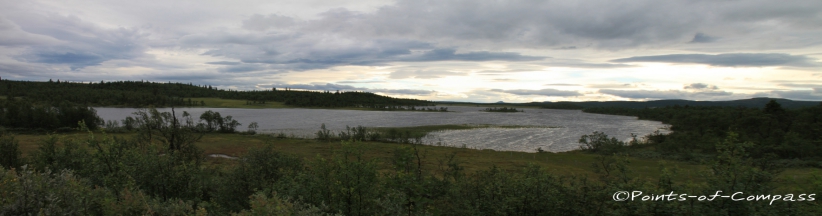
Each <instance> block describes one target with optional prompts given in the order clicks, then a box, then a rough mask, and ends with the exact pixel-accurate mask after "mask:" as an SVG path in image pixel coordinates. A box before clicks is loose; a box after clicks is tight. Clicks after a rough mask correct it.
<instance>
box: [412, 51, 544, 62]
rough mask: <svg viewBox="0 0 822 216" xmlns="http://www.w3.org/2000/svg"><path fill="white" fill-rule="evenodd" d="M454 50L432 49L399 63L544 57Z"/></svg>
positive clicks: (526, 59) (518, 59) (540, 58)
mask: <svg viewBox="0 0 822 216" xmlns="http://www.w3.org/2000/svg"><path fill="white" fill-rule="evenodd" d="M456 52H457V50H456V49H434V50H429V51H425V52H423V53H422V54H420V55H411V56H409V57H402V58H400V59H398V60H399V61H409V62H416V61H535V60H542V59H545V57H538V56H523V55H520V54H519V53H513V52H486V51H481V52H467V53H456Z"/></svg>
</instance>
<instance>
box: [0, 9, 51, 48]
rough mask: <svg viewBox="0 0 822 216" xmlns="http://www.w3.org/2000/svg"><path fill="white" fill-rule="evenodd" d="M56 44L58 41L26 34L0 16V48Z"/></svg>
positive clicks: (43, 36)
mask: <svg viewBox="0 0 822 216" xmlns="http://www.w3.org/2000/svg"><path fill="white" fill-rule="evenodd" d="M57 43H59V41H58V40H56V39H54V38H51V37H48V36H45V35H39V34H32V33H29V32H26V31H24V30H23V29H21V28H20V26H18V25H17V24H16V23H14V22H12V21H11V20H8V19H5V18H3V17H2V16H0V46H10V47H18V46H32V45H53V44H57Z"/></svg>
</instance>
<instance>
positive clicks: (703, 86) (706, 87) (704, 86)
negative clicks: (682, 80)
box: [683, 83, 719, 90]
mask: <svg viewBox="0 0 822 216" xmlns="http://www.w3.org/2000/svg"><path fill="white" fill-rule="evenodd" d="M683 88H684V89H695V90H716V89H719V87H716V86H715V85H708V84H705V83H691V84H690V85H686V86H685V87H683Z"/></svg>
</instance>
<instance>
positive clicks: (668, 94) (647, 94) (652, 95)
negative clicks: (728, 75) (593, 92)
mask: <svg viewBox="0 0 822 216" xmlns="http://www.w3.org/2000/svg"><path fill="white" fill-rule="evenodd" d="M599 93H602V94H608V95H614V96H619V97H623V98H631V99H649V100H656V99H686V100H716V99H728V98H731V97H730V96H732V95H734V94H733V93H732V92H726V91H696V92H691V91H679V90H616V89H600V90H599Z"/></svg>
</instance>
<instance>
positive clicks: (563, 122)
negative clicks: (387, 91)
mask: <svg viewBox="0 0 822 216" xmlns="http://www.w3.org/2000/svg"><path fill="white" fill-rule="evenodd" d="M95 109H97V114H98V115H99V116H100V117H102V118H103V119H105V120H121V119H124V118H126V116H129V115H132V113H133V112H135V111H136V109H133V108H95ZM480 109H484V107H470V106H453V107H448V110H449V111H451V112H410V111H357V110H327V109H234V108H176V109H175V111H176V113H177V115H178V116H179V115H182V113H183V111H187V112H189V113H191V115H192V116H194V119H195V120H196V119H198V117H199V116H200V114H202V113H203V112H205V111H207V110H212V111H215V112H219V113H220V114H221V115H222V116H223V117H225V116H229V115H230V116H232V117H233V118H234V119H236V120H237V121H239V122H240V123H242V124H243V125H242V126H240V127H238V130H241V131H244V130H246V129H247V127H246V126H247V125H248V124H249V123H251V122H257V124H259V129H258V132H261V133H279V132H284V133H286V134H293V135H296V136H298V137H309V138H313V137H314V133H316V132H317V130H319V128H320V125H321V124H323V123H325V125H326V127H327V128H328V129H329V130H332V131H341V130H344V129H345V126H346V125H348V126H352V127H354V126H358V125H362V126H365V127H369V128H370V127H410V126H423V125H445V124H491V125H523V126H537V127H532V128H480V129H472V130H449V131H441V132H435V133H431V134H430V136H429V137H427V138H426V139H425V140H424V141H425V142H426V143H427V144H436V143H439V144H440V145H447V146H458V147H461V146H465V147H468V148H474V149H494V150H498V151H499V150H502V151H524V152H535V151H536V150H537V148H542V149H543V150H546V151H551V152H563V151H571V150H575V149H579V143H578V140H579V137H580V136H582V135H585V134H591V133H592V132H594V131H602V132H605V133H606V134H608V135H609V136H614V137H617V138H618V139H620V140H624V141H628V140H630V139H631V136H630V135H631V133H633V134H637V135H638V136H639V137H642V136H644V135H646V134H650V133H653V132H654V131H656V130H660V131H663V130H662V128H664V127H666V126H667V125H665V124H662V123H661V122H656V121H645V120H637V118H636V117H629V116H615V115H601V114H591V113H583V112H581V111H579V110H551V109H524V110H525V112H517V113H499V112H481V111H479V110H480ZM158 110H159V111H161V112H171V109H168V108H162V109H158ZM548 127H555V128H548Z"/></svg>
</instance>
